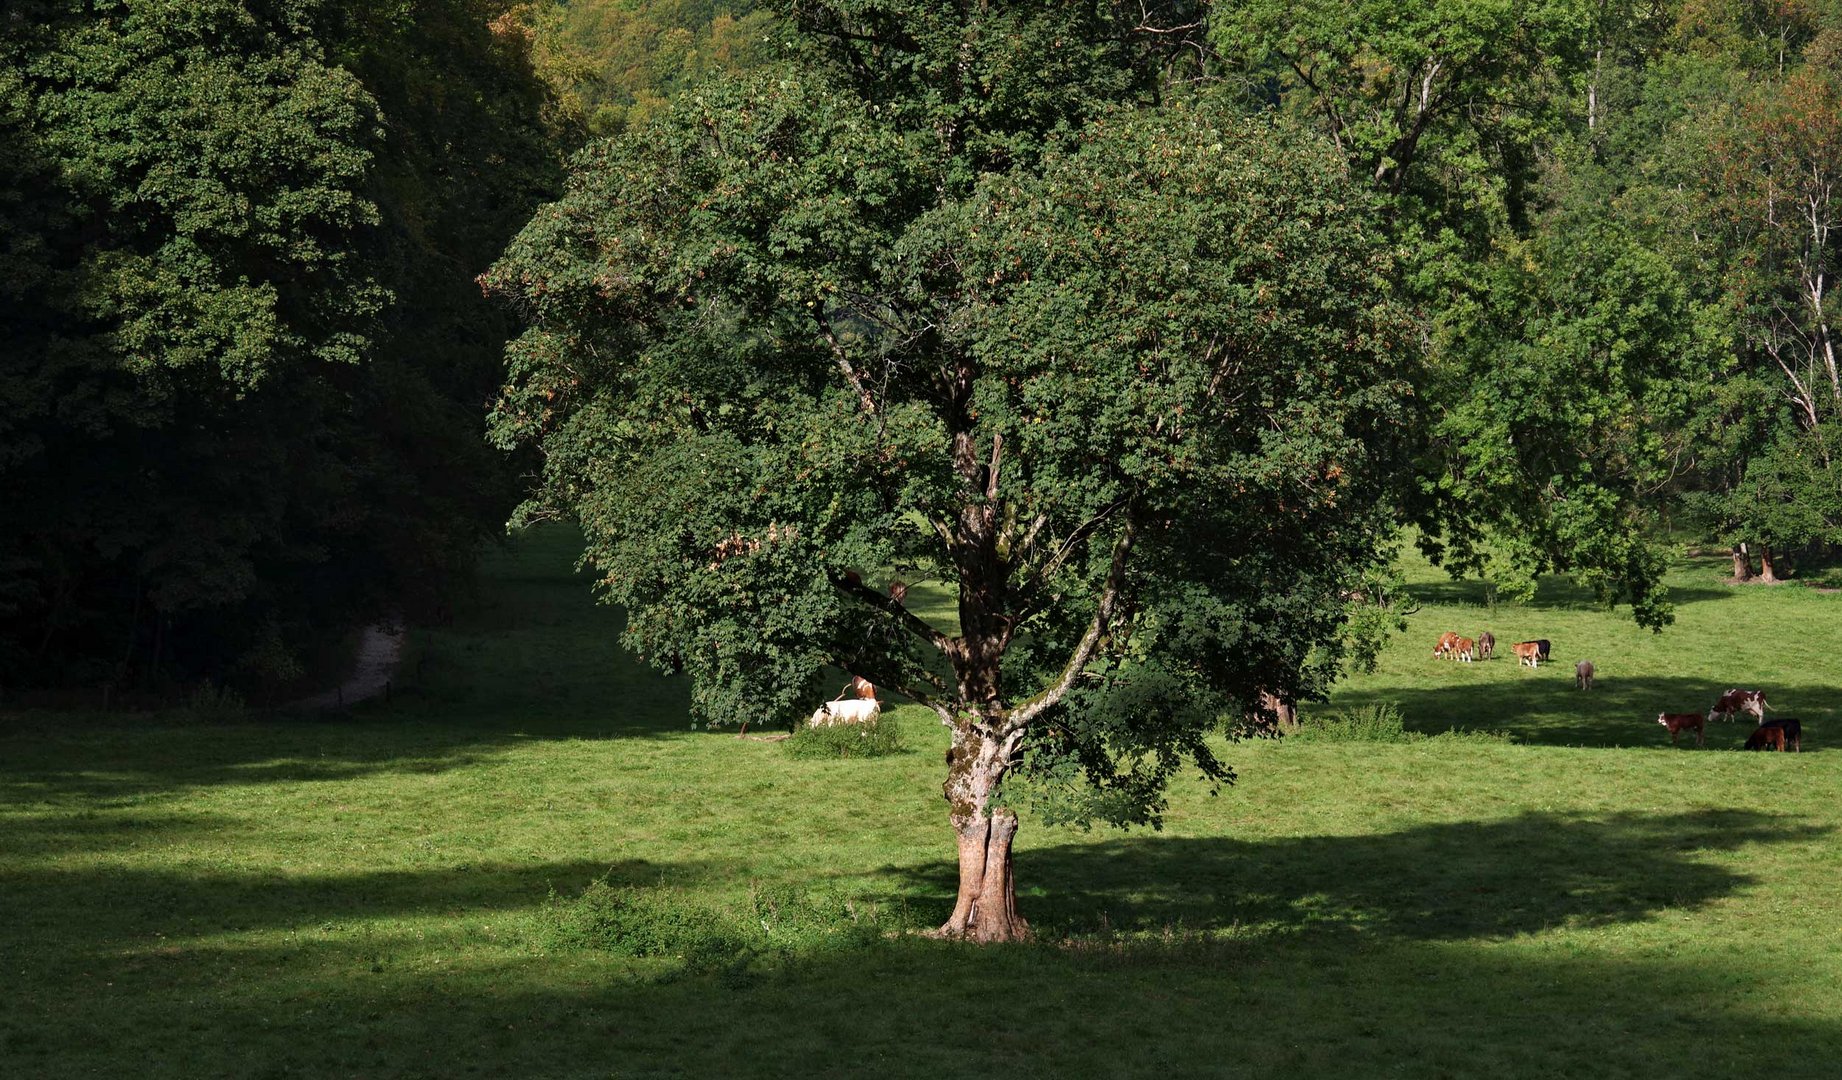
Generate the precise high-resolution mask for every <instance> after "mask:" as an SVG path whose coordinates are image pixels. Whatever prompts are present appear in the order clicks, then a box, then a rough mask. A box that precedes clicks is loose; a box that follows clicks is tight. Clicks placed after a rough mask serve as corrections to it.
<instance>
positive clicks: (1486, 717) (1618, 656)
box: [1334, 556, 1842, 750]
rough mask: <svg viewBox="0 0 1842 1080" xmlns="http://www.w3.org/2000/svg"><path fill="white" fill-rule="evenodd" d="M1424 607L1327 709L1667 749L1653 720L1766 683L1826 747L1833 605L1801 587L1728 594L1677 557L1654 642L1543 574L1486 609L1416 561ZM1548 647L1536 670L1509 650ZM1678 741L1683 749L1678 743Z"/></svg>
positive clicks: (1425, 725)
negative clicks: (1453, 647) (1454, 646)
mask: <svg viewBox="0 0 1842 1080" xmlns="http://www.w3.org/2000/svg"><path fill="white" fill-rule="evenodd" d="M1406 569H1407V572H1408V582H1409V587H1410V589H1411V590H1412V592H1413V594H1414V597H1415V600H1416V601H1417V602H1418V603H1419V604H1420V609H1419V611H1418V612H1417V613H1416V614H1415V615H1413V616H1412V617H1411V618H1409V620H1408V630H1407V633H1406V635H1405V640H1399V641H1396V642H1394V644H1393V646H1392V647H1391V648H1389V649H1388V650H1387V652H1386V653H1385V654H1384V655H1383V657H1382V662H1381V664H1380V665H1379V667H1378V669H1377V671H1376V672H1375V674H1373V675H1371V676H1365V677H1361V678H1356V679H1352V680H1350V681H1349V682H1348V683H1346V684H1345V685H1344V686H1343V687H1342V688H1340V690H1339V692H1338V693H1337V694H1336V695H1335V697H1334V705H1336V706H1348V705H1364V704H1375V703H1380V702H1392V703H1394V704H1395V705H1397V706H1399V708H1400V710H1401V713H1402V714H1403V716H1404V717H1405V718H1406V721H1407V725H1408V726H1409V727H1410V728H1417V729H1419V730H1423V731H1444V730H1447V729H1449V728H1453V727H1461V728H1473V729H1483V730H1494V731H1503V732H1507V733H1509V734H1510V735H1511V736H1513V737H1514V738H1515V739H1517V740H1518V741H1521V742H1528V743H1540V744H1546V745H1565V746H1600V747H1605V746H1633V747H1639V746H1642V747H1652V748H1655V747H1658V746H1661V747H1663V748H1664V749H1667V748H1668V747H1669V735H1668V733H1667V732H1665V731H1664V729H1663V728H1662V727H1661V726H1660V725H1658V724H1657V722H1656V716H1657V714H1658V713H1660V712H1672V713H1673V712H1704V713H1705V712H1706V711H1707V710H1708V706H1710V705H1712V704H1713V703H1714V699H1715V698H1716V697H1718V696H1719V695H1720V693H1721V692H1722V691H1724V690H1727V689H1729V688H1734V687H1738V688H1743V689H1752V688H1763V689H1765V690H1766V691H1767V703H1768V704H1769V705H1770V706H1771V709H1772V713H1771V714H1769V715H1779V716H1796V717H1798V718H1800V719H1801V720H1802V721H1803V722H1804V730H1805V732H1806V733H1807V735H1808V736H1810V737H1809V738H1807V739H1806V747H1805V748H1806V750H1808V749H1811V748H1813V747H1815V748H1820V747H1822V746H1824V744H1825V739H1824V735H1825V732H1826V731H1827V730H1830V729H1832V728H1835V727H1836V725H1835V720H1836V719H1837V717H1838V714H1837V707H1838V705H1842V697H1838V687H1842V664H1838V662H1837V659H1836V656H1835V642H1836V640H1837V632H1838V630H1842V606H1839V605H1842V596H1837V595H1831V594H1827V593H1822V592H1818V591H1816V590H1814V589H1809V588H1804V587H1801V586H1797V585H1779V586H1761V585H1740V586H1734V585H1728V584H1726V583H1725V579H1724V577H1723V576H1722V575H1724V574H1725V573H1727V572H1728V571H1729V570H1730V569H1731V566H1730V564H1729V560H1727V559H1726V558H1724V557H1721V558H1695V559H1688V558H1684V559H1682V560H1680V562H1679V563H1678V565H1677V567H1676V569H1675V571H1674V572H1673V573H1671V574H1670V575H1669V577H1668V578H1667V584H1668V585H1669V587H1670V592H1671V596H1672V597H1673V598H1674V600H1675V602H1676V604H1677V608H1676V621H1675V623H1674V624H1673V625H1671V626H1670V627H1669V628H1668V629H1666V630H1665V631H1664V632H1663V633H1661V634H1656V633H1652V632H1650V631H1648V630H1644V629H1642V628H1640V627H1639V626H1638V625H1637V624H1636V623H1634V622H1632V621H1631V620H1630V618H1628V609H1620V610H1619V611H1616V612H1607V611H1605V610H1604V609H1603V608H1600V607H1599V606H1597V605H1596V604H1595V603H1593V602H1592V599H1591V597H1590V595H1588V594H1587V593H1586V592H1585V591H1584V590H1580V589H1575V588H1572V587H1569V586H1568V584H1567V583H1565V582H1563V581H1560V580H1554V579H1549V580H1545V581H1544V582H1543V586H1542V589H1541V592H1540V594H1539V595H1538V596H1537V598H1536V600H1535V601H1534V602H1533V603H1530V604H1527V605H1509V604H1498V605H1496V606H1494V607H1493V606H1492V605H1490V604H1488V603H1486V602H1485V590H1484V586H1483V585H1482V584H1481V583H1478V582H1454V581H1451V580H1450V579H1449V578H1447V577H1446V576H1445V575H1444V574H1443V573H1442V572H1440V571H1438V570H1435V569H1434V568H1433V567H1431V566H1428V565H1427V564H1426V563H1425V562H1424V561H1423V560H1421V559H1419V558H1418V557H1417V556H1413V557H1410V558H1409V559H1408V560H1407V562H1406ZM1447 630H1453V631H1456V632H1457V633H1459V634H1460V635H1461V636H1464V637H1469V638H1476V637H1477V636H1478V634H1479V632H1480V631H1484V630H1488V631H1490V632H1491V633H1493V634H1495V635H1496V638H1497V656H1496V658H1495V659H1492V660H1489V661H1480V662H1476V663H1468V664H1467V663H1457V662H1451V661H1436V660H1434V659H1432V651H1433V644H1434V643H1435V642H1436V641H1437V640H1438V639H1439V635H1440V634H1441V633H1443V632H1445V631H1447ZM1535 638H1547V639H1548V640H1549V641H1551V642H1552V643H1553V652H1552V659H1553V663H1551V664H1544V665H1543V666H1542V667H1541V668H1540V669H1539V670H1535V669H1530V668H1527V667H1524V666H1522V665H1521V664H1519V663H1518V662H1517V660H1516V658H1515V657H1514V656H1513V655H1512V654H1511V653H1510V651H1509V645H1510V643H1511V642H1515V641H1526V640H1532V639H1535ZM1582 659H1584V660H1590V661H1592V663H1593V666H1594V668H1595V669H1596V672H1597V674H1596V684H1595V688H1594V689H1593V691H1592V692H1590V693H1580V692H1576V691H1575V690H1574V688H1573V687H1574V664H1575V663H1576V662H1578V661H1579V660H1582ZM1748 730H1749V725H1747V724H1741V723H1724V724H1715V725H1711V726H1710V727H1709V729H1708V745H1709V746H1710V747H1734V746H1739V745H1740V744H1741V743H1743V742H1744V741H1745V737H1746V734H1747V731H1748ZM1683 745H1685V746H1686V745H1687V744H1686V743H1685V744H1683Z"/></svg>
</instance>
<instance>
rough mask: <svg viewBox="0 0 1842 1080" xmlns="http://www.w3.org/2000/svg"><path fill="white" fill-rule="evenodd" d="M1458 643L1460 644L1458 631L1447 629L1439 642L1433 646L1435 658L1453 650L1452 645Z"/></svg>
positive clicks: (1440, 636)
mask: <svg viewBox="0 0 1842 1080" xmlns="http://www.w3.org/2000/svg"><path fill="white" fill-rule="evenodd" d="M1456 644H1458V635H1457V634H1456V633H1453V632H1452V631H1450V630H1447V631H1446V632H1445V633H1443V634H1440V635H1439V644H1437V645H1435V646H1433V658H1434V659H1435V660H1436V659H1438V658H1439V657H1441V656H1444V655H1445V654H1447V653H1449V652H1451V651H1452V646H1454V645H1456Z"/></svg>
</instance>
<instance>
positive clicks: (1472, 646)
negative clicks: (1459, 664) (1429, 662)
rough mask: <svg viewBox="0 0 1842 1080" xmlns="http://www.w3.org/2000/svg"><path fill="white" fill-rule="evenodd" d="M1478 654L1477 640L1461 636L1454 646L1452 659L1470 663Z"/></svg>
mask: <svg viewBox="0 0 1842 1080" xmlns="http://www.w3.org/2000/svg"><path fill="white" fill-rule="evenodd" d="M1476 655H1477V642H1475V641H1472V640H1471V639H1470V638H1468V637H1461V638H1459V639H1458V644H1456V645H1453V646H1452V659H1454V660H1463V661H1464V662H1465V663H1467V664H1469V663H1470V662H1471V660H1472V658H1473V657H1475V656H1476Z"/></svg>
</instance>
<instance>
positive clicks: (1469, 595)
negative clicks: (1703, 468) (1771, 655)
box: [1407, 576, 1733, 614]
mask: <svg viewBox="0 0 1842 1080" xmlns="http://www.w3.org/2000/svg"><path fill="white" fill-rule="evenodd" d="M1668 584H1669V602H1670V603H1672V604H1674V605H1676V606H1677V607H1686V606H1688V605H1690V604H1700V603H1706V602H1708V601H1711V600H1726V599H1729V598H1731V597H1732V596H1733V590H1732V589H1726V588H1720V587H1717V586H1712V585H1706V584H1701V583H1697V582H1692V581H1682V580H1673V581H1671V582H1669V583H1668ZM1407 595H1409V596H1411V597H1412V598H1413V600H1414V602H1415V603H1417V604H1422V605H1437V606H1441V607H1469V608H1479V609H1483V610H1486V611H1488V610H1492V609H1493V608H1494V609H1496V610H1520V611H1604V610H1606V607H1605V605H1604V604H1602V603H1600V601H1599V598H1598V597H1597V596H1595V595H1594V594H1593V591H1592V590H1591V589H1589V588H1587V587H1585V586H1584V585H1578V584H1575V583H1574V582H1573V581H1572V580H1570V579H1568V578H1566V577H1556V576H1549V577H1544V578H1542V579H1541V582H1540V584H1539V586H1538V587H1537V588H1536V591H1535V597H1534V599H1532V600H1528V601H1513V600H1508V599H1505V598H1503V597H1501V596H1500V595H1499V596H1498V597H1497V598H1496V601H1495V603H1494V604H1493V603H1492V597H1491V590H1490V586H1489V585H1488V584H1487V583H1485V582H1483V581H1479V580H1478V579H1476V578H1463V579H1457V580H1454V579H1452V578H1443V579H1441V580H1439V581H1419V582H1415V583H1413V584H1411V585H1408V586H1407ZM1626 612H1627V614H1628V613H1629V609H1628V608H1627V609H1626Z"/></svg>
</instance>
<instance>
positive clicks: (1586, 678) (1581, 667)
mask: <svg viewBox="0 0 1842 1080" xmlns="http://www.w3.org/2000/svg"><path fill="white" fill-rule="evenodd" d="M1573 685H1574V686H1576V687H1578V688H1580V689H1581V690H1591V689H1592V688H1593V662H1592V661H1591V660H1582V661H1580V662H1579V663H1577V664H1575V665H1573Z"/></svg>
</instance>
